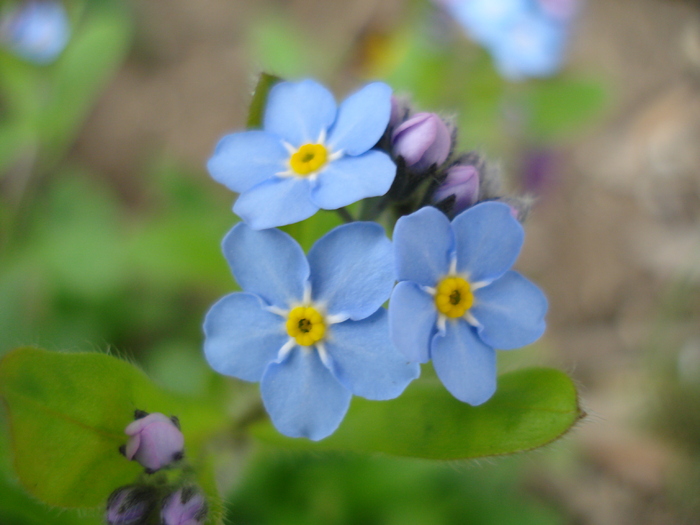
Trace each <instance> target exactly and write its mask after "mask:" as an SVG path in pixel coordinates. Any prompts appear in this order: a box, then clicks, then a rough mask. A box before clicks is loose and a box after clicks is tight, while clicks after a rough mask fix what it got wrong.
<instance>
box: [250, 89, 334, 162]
mask: <svg viewBox="0 0 700 525" xmlns="http://www.w3.org/2000/svg"><path fill="white" fill-rule="evenodd" d="M335 116H336V105H335V99H334V98H333V95H332V94H331V92H330V91H328V90H327V89H326V88H325V87H323V86H322V85H321V84H319V83H318V82H314V81H313V80H303V81H301V82H281V83H279V84H277V85H275V86H274V87H273V88H272V89H271V90H270V94H269V96H268V98H267V107H266V108H265V117H264V124H263V129H265V131H268V132H270V133H274V134H276V135H279V136H280V137H282V138H283V139H284V140H286V141H287V142H289V143H290V144H291V145H292V146H294V147H295V148H298V147H299V146H301V145H302V144H308V143H316V142H317V141H318V139H319V136H320V135H321V132H322V131H323V132H325V131H328V128H330V127H331V125H332V124H333V122H334V121H335Z"/></svg>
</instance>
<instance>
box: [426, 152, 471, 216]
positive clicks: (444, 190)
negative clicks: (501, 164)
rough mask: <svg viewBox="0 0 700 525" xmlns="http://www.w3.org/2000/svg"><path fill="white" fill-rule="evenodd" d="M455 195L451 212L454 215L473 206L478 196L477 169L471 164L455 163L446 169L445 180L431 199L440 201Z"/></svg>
mask: <svg viewBox="0 0 700 525" xmlns="http://www.w3.org/2000/svg"><path fill="white" fill-rule="evenodd" d="M450 195H454V196H455V202H454V206H453V207H452V213H454V214H455V215H456V214H458V213H460V212H461V211H463V210H465V209H466V208H468V207H469V206H473V205H474V204H475V203H476V201H477V199H478V198H479V170H478V168H477V167H476V166H474V165H472V164H466V165H465V164H456V165H454V166H452V167H451V168H450V169H448V170H447V177H446V178H445V181H444V182H443V183H442V184H441V185H440V186H438V188H437V189H436V190H435V193H433V201H434V202H440V201H442V200H445V199H446V198H448V197H449V196H450Z"/></svg>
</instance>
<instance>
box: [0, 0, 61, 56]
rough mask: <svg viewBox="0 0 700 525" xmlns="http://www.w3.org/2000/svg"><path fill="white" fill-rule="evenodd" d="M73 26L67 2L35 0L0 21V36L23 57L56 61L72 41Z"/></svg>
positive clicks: (14, 10)
mask: <svg viewBox="0 0 700 525" xmlns="http://www.w3.org/2000/svg"><path fill="white" fill-rule="evenodd" d="M69 34H70V27H69V24H68V15H67V14H66V10H65V8H64V7H63V4H61V3H60V2H56V1H53V0H31V1H29V2H26V3H25V4H23V5H22V6H20V7H18V8H15V9H13V10H11V11H9V12H8V13H7V14H6V15H5V16H3V17H2V20H1V21H0V40H1V41H3V42H4V43H5V44H6V45H7V46H8V47H9V48H10V50H11V51H12V52H14V53H15V54H17V55H18V56H19V57H21V58H24V59H26V60H29V61H31V62H34V63H37V64H48V63H50V62H53V61H54V60H55V59H56V58H57V57H58V55H59V54H60V53H61V52H62V51H63V49H64V48H65V47H66V44H67V43H68V37H69Z"/></svg>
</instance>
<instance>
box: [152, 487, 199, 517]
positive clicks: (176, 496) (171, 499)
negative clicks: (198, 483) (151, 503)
mask: <svg viewBox="0 0 700 525" xmlns="http://www.w3.org/2000/svg"><path fill="white" fill-rule="evenodd" d="M207 512H208V507H207V502H206V499H205V498H204V495H202V493H201V492H199V491H198V490H197V489H196V488H195V487H185V488H182V489H180V490H178V491H177V492H174V493H173V494H171V495H170V496H168V498H167V499H166V500H165V502H164V503H163V508H162V509H161V511H160V519H161V523H162V524H163V525H201V524H202V523H204V520H205V519H206V517H207Z"/></svg>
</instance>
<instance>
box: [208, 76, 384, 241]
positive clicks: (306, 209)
mask: <svg viewBox="0 0 700 525" xmlns="http://www.w3.org/2000/svg"><path fill="white" fill-rule="evenodd" d="M390 114H391V88H390V87H389V86H388V85H386V84H384V83H381V82H374V83H372V84H368V85H366V86H365V87H364V88H362V89H361V90H360V91H358V92H356V93H354V94H353V95H350V96H349V97H348V98H347V99H346V100H345V101H344V102H343V103H342V104H341V105H340V107H337V106H336V102H335V99H334V98H333V95H332V94H331V93H330V92H329V91H328V90H327V89H326V88H325V87H323V86H322V85H321V84H319V83H317V82H315V81H313V80H304V81H302V82H281V83H279V84H277V85H275V86H274V87H273V88H272V89H271V90H270V94H269V97H268V102H267V107H266V108H265V116H264V119H263V130H262V131H260V130H256V131H243V132H240V133H233V134H230V135H226V136H225V137H223V138H222V139H221V140H220V141H219V143H218V144H217V146H216V150H215V151H214V155H213V156H212V157H211V159H209V163H208V164H207V167H208V168H209V173H211V176H212V177H213V178H214V179H215V180H216V181H218V182H220V183H221V184H223V185H224V186H226V187H228V188H229V189H231V190H233V191H235V192H238V193H240V194H241V195H240V196H239V197H238V200H237V201H236V204H235V205H234V207H233V211H234V212H235V213H236V214H238V215H239V216H240V217H241V218H242V219H243V220H244V221H245V222H246V223H248V225H249V226H250V227H251V228H253V229H255V230H260V229H265V228H273V227H276V226H284V225H286V224H292V223H295V222H299V221H301V220H304V219H306V218H308V217H311V216H312V215H313V214H314V213H316V212H317V211H318V210H319V209H324V210H335V209H338V208H342V207H343V206H347V205H348V204H352V203H353V202H357V201H358V200H361V199H364V198H366V197H377V196H379V195H384V194H385V193H386V192H387V191H388V190H389V187H390V186H391V183H392V182H393V181H394V177H395V176H396V166H395V165H394V163H393V161H392V160H391V159H390V158H389V156H388V155H387V154H386V153H384V152H381V151H377V150H372V149H371V148H373V147H374V146H375V145H376V144H377V142H378V141H379V139H380V138H381V137H382V135H383V134H384V131H385V130H386V128H387V125H388V124H389V117H390Z"/></svg>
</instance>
